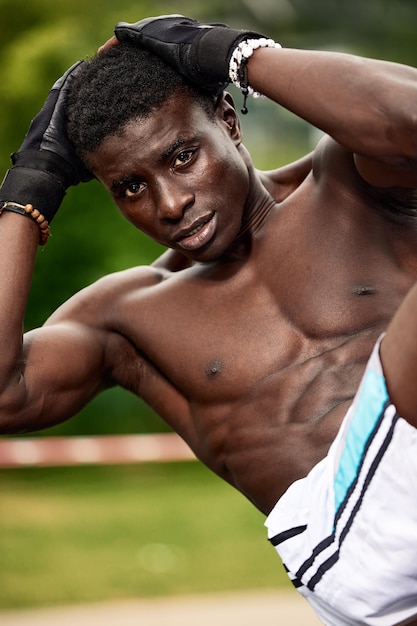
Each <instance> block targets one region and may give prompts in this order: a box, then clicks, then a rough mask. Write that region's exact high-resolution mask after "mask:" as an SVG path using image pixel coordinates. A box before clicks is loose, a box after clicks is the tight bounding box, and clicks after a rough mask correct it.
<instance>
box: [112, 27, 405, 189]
mask: <svg viewBox="0 0 417 626" xmlns="http://www.w3.org/2000/svg"><path fill="white" fill-rule="evenodd" d="M115 34H116V38H117V39H118V40H119V41H122V42H125V41H130V42H132V41H133V42H135V43H137V44H138V45H140V46H143V47H145V48H148V49H149V50H151V51H153V52H155V53H156V54H158V55H160V56H161V57H162V58H164V59H165V61H167V62H168V63H170V64H171V65H173V66H174V67H175V68H176V69H177V70H178V71H179V72H180V73H182V74H183V75H184V76H186V77H187V78H188V79H189V80H191V81H193V82H194V83H196V84H197V85H199V86H200V87H202V88H205V89H208V90H210V91H212V92H213V93H218V92H219V90H221V89H223V88H224V87H225V86H227V84H228V83H229V82H231V80H233V82H235V84H238V85H239V86H240V87H241V88H242V89H243V91H244V90H245V89H246V88H247V87H248V86H250V87H251V88H252V89H253V90H255V91H257V92H259V93H262V94H264V95H266V96H268V97H269V98H270V99H272V100H274V101H275V102H277V103H278V104H279V105H281V106H283V107H285V108H286V109H288V110H289V111H291V112H293V113H295V114H296V115H298V116H299V117H301V118H303V119H305V120H306V121H308V122H310V123H311V124H312V125H314V126H316V127H317V128H319V129H321V130H322V131H324V132H325V133H326V134H328V135H330V136H331V137H333V138H334V139H335V140H336V141H337V142H338V143H340V144H341V145H342V146H344V147H345V148H346V149H347V150H349V151H351V152H352V153H353V154H354V155H355V161H356V166H357V168H358V170H359V172H360V173H361V174H362V176H363V177H364V178H365V179H366V180H367V181H368V182H370V183H371V184H374V185H380V186H397V185H402V186H407V187H416V186H417V70H416V69H414V68H411V67H408V66H404V65H399V64H395V63H390V62H385V61H378V60H372V59H365V58H362V57H357V56H354V55H349V54H342V53H334V52H320V51H310V50H294V49H286V48H281V47H277V46H274V42H272V41H271V40H268V39H267V38H266V37H264V36H263V35H261V34H259V33H253V32H250V31H243V30H235V29H231V28H228V27H226V26H219V25H210V24H199V23H198V22H196V21H195V20H192V19H189V18H184V17H181V16H162V17H159V18H148V19H145V20H142V21H140V22H137V23H136V24H127V23H125V22H121V23H119V24H118V25H117V26H116V29H115ZM114 41H115V40H114V39H113V44H114ZM111 43H112V42H111V41H110V45H111ZM108 45H109V44H108Z"/></svg>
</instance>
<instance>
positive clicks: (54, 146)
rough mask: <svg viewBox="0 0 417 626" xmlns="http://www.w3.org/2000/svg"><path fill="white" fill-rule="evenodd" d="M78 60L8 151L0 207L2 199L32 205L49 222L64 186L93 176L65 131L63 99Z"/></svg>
mask: <svg viewBox="0 0 417 626" xmlns="http://www.w3.org/2000/svg"><path fill="white" fill-rule="evenodd" d="M82 63H83V62H82V61H79V62H78V63H75V64H74V65H73V66H72V67H70V69H69V70H67V72H65V74H64V75H63V76H62V77H61V78H60V79H58V80H57V81H56V83H55V84H54V85H53V87H52V89H51V91H50V92H49V96H48V98H47V100H46V102H45V104H44V105H43V108H42V109H41V111H40V112H39V113H38V115H37V116H36V117H35V118H34V120H32V123H31V125H30V127H29V130H28V133H27V135H26V137H25V139H24V141H23V143H22V145H21V147H20V148H19V151H18V152H15V153H14V154H12V157H11V158H12V163H13V166H14V167H12V168H11V169H10V170H8V172H7V174H6V176H5V178H4V181H3V184H2V185H1V187H0V209H1V206H2V204H3V203H4V202H16V203H18V204H22V205H26V204H32V205H33V206H34V207H35V208H36V209H38V210H39V211H40V212H41V213H42V214H43V215H44V217H45V218H46V220H47V221H48V222H50V221H51V219H52V218H53V216H54V215H55V213H56V212H57V210H58V209H59V206H60V204H61V202H62V200H63V198H64V195H65V191H66V190H67V189H68V187H70V186H71V185H77V184H78V183H80V182H86V181H88V180H91V179H92V178H93V175H92V174H91V172H89V171H88V169H87V168H86V167H85V166H84V165H83V163H82V161H81V160H80V159H79V158H78V157H77V155H76V153H75V150H74V147H73V145H72V143H71V142H70V141H69V139H68V137H67V134H66V106H67V98H68V94H69V91H70V86H71V83H72V81H73V80H74V77H75V76H76V74H77V72H78V69H79V68H80V67H81V65H82Z"/></svg>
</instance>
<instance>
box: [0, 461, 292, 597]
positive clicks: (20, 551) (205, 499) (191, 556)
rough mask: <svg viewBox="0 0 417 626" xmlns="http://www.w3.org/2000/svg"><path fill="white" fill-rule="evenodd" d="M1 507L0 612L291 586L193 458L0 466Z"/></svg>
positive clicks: (256, 532)
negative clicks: (121, 463)
mask: <svg viewBox="0 0 417 626" xmlns="http://www.w3.org/2000/svg"><path fill="white" fill-rule="evenodd" d="M0 508H1V513H0V554H1V563H0V608H2V609H5V608H18V607H35V606H45V605H59V604H64V603H65V604H66V603H76V602H88V601H97V600H103V599H119V598H137V597H150V596H158V595H159V596H161V595H174V594H185V593H187V594H190V593H201V592H209V591H217V590H238V589H255V588H277V587H278V586H289V585H290V583H289V582H287V579H286V575H285V573H284V571H283V568H282V565H281V563H280V560H279V558H278V556H277V555H276V554H275V552H274V550H273V548H272V547H271V546H270V545H269V544H268V542H267V540H266V530H265V529H264V528H263V521H264V517H263V516H262V515H261V514H260V513H259V512H257V511H256V510H255V509H254V508H253V507H252V505H251V504H249V503H248V502H247V501H246V500H245V499H244V498H243V497H242V496H241V495H239V494H238V493H237V492H235V491H234V490H233V489H232V488H231V487H229V486H228V485H226V484H224V483H222V482H221V481H220V480H219V479H218V478H216V477H215V476H214V475H212V474H211V473H210V472H209V471H208V470H207V469H206V468H204V467H203V466H202V465H201V464H199V463H198V462H188V463H187V462H185V463H169V464H148V465H132V466H114V467H106V466H105V467H102V466H88V467H75V468H26V469H19V470H1V471H0Z"/></svg>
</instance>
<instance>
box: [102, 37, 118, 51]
mask: <svg viewBox="0 0 417 626" xmlns="http://www.w3.org/2000/svg"><path fill="white" fill-rule="evenodd" d="M119 44H120V41H119V40H118V39H117V37H115V36H114V35H113V37H111V38H110V39H108V40H107V41H106V42H105V43H104V44H103V45H102V46H100V48H99V49H98V50H97V54H101V53H102V52H104V51H105V50H109V49H110V48H113V47H114V46H118V45H119Z"/></svg>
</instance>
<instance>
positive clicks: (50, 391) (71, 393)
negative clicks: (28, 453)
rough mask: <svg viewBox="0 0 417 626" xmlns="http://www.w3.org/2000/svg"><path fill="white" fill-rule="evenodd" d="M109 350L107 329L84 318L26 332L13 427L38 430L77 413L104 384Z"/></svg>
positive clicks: (23, 429) (21, 429)
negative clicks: (96, 326)
mask: <svg viewBox="0 0 417 626" xmlns="http://www.w3.org/2000/svg"><path fill="white" fill-rule="evenodd" d="M105 355H106V340H105V335H104V333H103V332H100V331H97V330H96V329H93V328H92V327H89V326H86V325H83V324H81V323H77V322H61V323H57V324H51V325H46V326H44V327H42V328H39V329H36V330H34V331H31V332H29V333H27V334H26V335H25V337H24V343H23V358H22V363H21V369H20V376H19V382H18V387H19V389H18V390H15V402H16V409H15V411H14V416H13V430H14V431H17V430H20V431H29V430H39V429H42V428H47V427H49V426H52V425H54V424H57V423H59V422H62V421H64V420H66V419H68V418H69V417H71V416H73V415H74V414H75V413H76V412H77V411H79V410H80V409H81V408H82V407H83V406H84V405H85V404H86V403H87V402H88V401H89V400H90V399H91V398H92V397H94V395H96V394H97V393H98V392H99V391H100V389H103V388H104V387H105V386H106V358H105Z"/></svg>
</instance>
